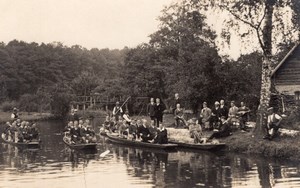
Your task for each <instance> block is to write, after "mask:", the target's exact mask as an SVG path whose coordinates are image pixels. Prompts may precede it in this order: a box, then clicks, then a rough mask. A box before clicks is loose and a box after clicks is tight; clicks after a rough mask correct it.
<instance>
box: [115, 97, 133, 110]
mask: <svg viewBox="0 0 300 188" xmlns="http://www.w3.org/2000/svg"><path fill="white" fill-rule="evenodd" d="M130 98H131V96H129V97H128V98H127V99H126V100H125V102H124V103H123V104H122V105H121V106H120V108H119V109H118V110H117V111H116V112H115V113H116V114H117V113H118V112H119V111H120V109H121V108H122V107H123V106H124V104H126V102H127V101H128V100H129V99H130Z"/></svg>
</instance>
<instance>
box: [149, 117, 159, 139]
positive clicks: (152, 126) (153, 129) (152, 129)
mask: <svg viewBox="0 0 300 188" xmlns="http://www.w3.org/2000/svg"><path fill="white" fill-rule="evenodd" d="M148 129H149V132H150V140H152V139H154V138H155V137H156V134H157V129H158V128H157V127H156V126H155V121H154V120H151V123H150V126H149V127H148Z"/></svg>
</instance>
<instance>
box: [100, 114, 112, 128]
mask: <svg viewBox="0 0 300 188" xmlns="http://www.w3.org/2000/svg"><path fill="white" fill-rule="evenodd" d="M110 124H111V121H110V117H109V115H107V116H106V117H105V121H104V122H103V124H102V127H103V128H104V129H105V130H109V129H110Z"/></svg>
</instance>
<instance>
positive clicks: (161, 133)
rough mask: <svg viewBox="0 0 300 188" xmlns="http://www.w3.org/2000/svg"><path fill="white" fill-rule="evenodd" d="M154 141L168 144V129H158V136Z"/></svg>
mask: <svg viewBox="0 0 300 188" xmlns="http://www.w3.org/2000/svg"><path fill="white" fill-rule="evenodd" d="M154 143H157V144H167V143H168V132H167V129H163V130H159V129H158V130H157V136H156V138H155V139H154Z"/></svg>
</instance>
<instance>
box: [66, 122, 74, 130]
mask: <svg viewBox="0 0 300 188" xmlns="http://www.w3.org/2000/svg"><path fill="white" fill-rule="evenodd" d="M73 125H74V124H73V121H69V123H68V125H67V126H66V127H65V128H64V132H65V133H70V131H71V129H72V128H73Z"/></svg>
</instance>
